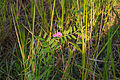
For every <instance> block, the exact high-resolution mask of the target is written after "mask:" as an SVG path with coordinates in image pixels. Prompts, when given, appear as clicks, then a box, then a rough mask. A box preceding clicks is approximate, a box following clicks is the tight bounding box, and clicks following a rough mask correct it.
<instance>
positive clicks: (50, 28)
mask: <svg viewBox="0 0 120 80" xmlns="http://www.w3.org/2000/svg"><path fill="white" fill-rule="evenodd" d="M55 2H56V0H54V4H53V9H52V15H51V26H50V36H51V32H52V27H53V16H54V9H55Z"/></svg>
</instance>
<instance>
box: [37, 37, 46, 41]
mask: <svg viewBox="0 0 120 80" xmlns="http://www.w3.org/2000/svg"><path fill="white" fill-rule="evenodd" d="M35 38H38V39H39V40H40V41H43V40H44V39H43V38H41V37H40V36H35Z"/></svg>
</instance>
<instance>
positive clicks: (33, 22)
mask: <svg viewBox="0 0 120 80" xmlns="http://www.w3.org/2000/svg"><path fill="white" fill-rule="evenodd" d="M32 14H33V20H32V33H33V34H32V42H31V50H32V56H31V57H32V60H33V59H35V57H34V55H35V51H34V25H35V4H34V6H33V12H32ZM32 71H33V75H34V72H35V62H34V61H32Z"/></svg>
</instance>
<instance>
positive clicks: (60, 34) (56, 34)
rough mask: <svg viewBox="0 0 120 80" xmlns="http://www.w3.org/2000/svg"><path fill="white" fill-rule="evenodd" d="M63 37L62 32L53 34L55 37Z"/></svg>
mask: <svg viewBox="0 0 120 80" xmlns="http://www.w3.org/2000/svg"><path fill="white" fill-rule="evenodd" d="M56 36H57V37H61V36H62V33H61V32H57V33H56V31H55V34H53V37H56Z"/></svg>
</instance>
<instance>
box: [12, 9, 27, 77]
mask: <svg viewBox="0 0 120 80" xmlns="http://www.w3.org/2000/svg"><path fill="white" fill-rule="evenodd" d="M11 13H12V18H13V23H14V28H15V32H16V36H17V39H18V44H19V47H20V51H21V55H22V60H23V66H24V68H25V63H24V62H25V54H24V53H23V50H22V47H21V43H20V39H19V35H18V31H17V27H16V24H15V19H14V15H13V8H11ZM25 79H27V77H26V70H25Z"/></svg>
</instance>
